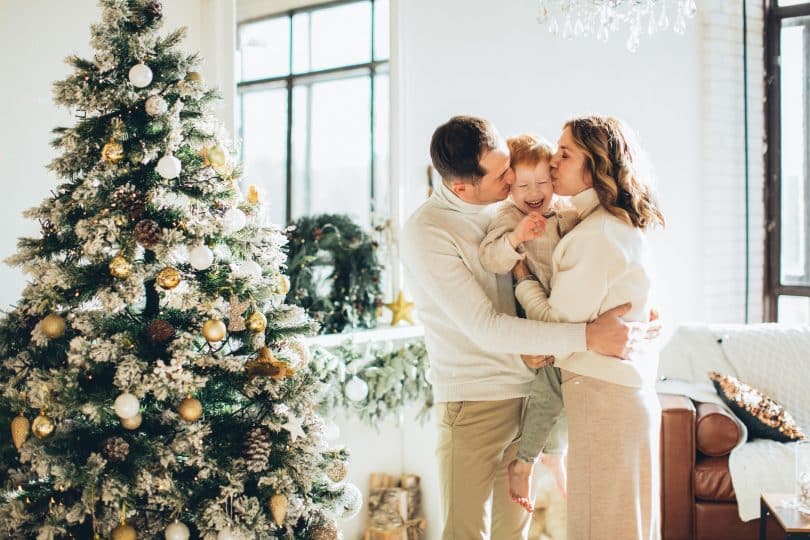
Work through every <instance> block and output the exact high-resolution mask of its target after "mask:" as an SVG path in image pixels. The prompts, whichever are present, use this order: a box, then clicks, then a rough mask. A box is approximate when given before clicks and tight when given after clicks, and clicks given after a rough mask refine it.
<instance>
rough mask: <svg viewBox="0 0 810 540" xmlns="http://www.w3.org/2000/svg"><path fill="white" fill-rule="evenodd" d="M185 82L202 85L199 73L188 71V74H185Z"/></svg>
mask: <svg viewBox="0 0 810 540" xmlns="http://www.w3.org/2000/svg"><path fill="white" fill-rule="evenodd" d="M186 80H187V81H193V82H198V83H202V82H203V77H202V74H201V73H200V72H199V71H189V72H188V73H186Z"/></svg>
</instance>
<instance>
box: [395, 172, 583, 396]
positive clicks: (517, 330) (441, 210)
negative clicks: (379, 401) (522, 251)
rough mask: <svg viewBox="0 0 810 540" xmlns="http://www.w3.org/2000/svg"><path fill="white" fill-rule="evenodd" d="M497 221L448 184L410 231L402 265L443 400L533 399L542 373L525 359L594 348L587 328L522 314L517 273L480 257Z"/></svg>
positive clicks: (432, 377)
mask: <svg viewBox="0 0 810 540" xmlns="http://www.w3.org/2000/svg"><path fill="white" fill-rule="evenodd" d="M489 219H490V211H488V208H487V206H485V205H475V204H469V203H465V202H464V201H462V200H461V199H459V198H458V197H457V196H456V195H455V194H454V193H453V192H452V191H451V190H449V189H448V188H447V187H445V186H444V184H443V183H440V184H439V187H438V189H436V190H435V191H434V193H433V195H432V196H431V197H430V199H428V200H427V201H426V202H425V203H424V204H423V205H422V206H421V207H419V209H418V210H417V211H416V212H414V214H413V215H412V216H411V218H410V219H409V220H408V222H407V223H406V224H405V227H404V228H403V230H402V237H401V241H400V249H401V255H402V263H403V266H404V267H405V276H406V279H407V282H408V286H409V288H410V290H411V292H412V294H413V296H414V300H415V302H416V306H417V308H418V310H419V311H418V312H419V318H420V319H421V321H422V323H423V324H424V326H425V345H426V347H427V351H428V357H429V359H430V374H429V379H430V382H431V383H432V384H433V394H434V399H435V400H436V401H437V402H446V401H465V400H470V401H492V400H501V399H510V398H515V397H523V396H526V395H528V393H529V388H530V386H531V381H532V379H533V378H534V373H533V372H532V371H531V370H529V369H528V368H527V367H526V366H525V365H524V364H523V362H522V361H521V360H520V356H519V354H524V353H525V354H553V355H555V356H557V357H561V356H567V355H569V354H571V353H573V352H577V351H584V350H586V346H585V325H584V324H548V323H543V322H538V321H530V320H526V319H519V318H517V317H515V316H514V314H515V302H514V296H513V293H512V285H511V276H509V275H500V276H497V275H495V274H492V273H489V272H487V271H486V270H484V268H483V266H482V265H481V262H480V260H479V258H478V248H479V245H480V244H481V241H482V240H483V238H484V235H485V234H486V231H487V225H488V224H489Z"/></svg>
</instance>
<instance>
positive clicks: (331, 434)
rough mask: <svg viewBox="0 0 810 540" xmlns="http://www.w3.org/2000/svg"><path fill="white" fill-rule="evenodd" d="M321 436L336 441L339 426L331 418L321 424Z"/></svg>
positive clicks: (338, 435)
mask: <svg viewBox="0 0 810 540" xmlns="http://www.w3.org/2000/svg"><path fill="white" fill-rule="evenodd" d="M322 432H323V438H324V439H326V440H327V441H336V440H338V439H339V438H340V426H338V425H337V424H336V423H334V422H332V421H331V420H330V421H329V422H327V423H325V424H324V425H323V430H322Z"/></svg>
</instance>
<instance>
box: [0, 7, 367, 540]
mask: <svg viewBox="0 0 810 540" xmlns="http://www.w3.org/2000/svg"><path fill="white" fill-rule="evenodd" d="M100 4H101V9H102V22H101V23H99V24H97V25H94V26H93V27H92V40H91V44H92V46H93V48H94V50H95V55H94V57H93V59H92V60H86V59H81V58H77V57H70V58H69V59H68V62H69V63H70V64H71V65H72V66H73V67H74V68H75V69H74V72H73V74H72V75H71V76H69V77H68V78H67V79H65V80H63V81H60V82H57V83H56V84H55V101H56V103H57V104H59V105H63V106H67V107H69V108H71V110H73V111H75V112H76V116H77V119H76V121H75V125H74V126H73V127H66V128H59V129H56V130H55V135H56V137H55V139H54V141H53V145H54V146H55V147H56V148H57V149H58V150H59V151H60V154H59V156H58V157H57V158H56V159H55V160H54V161H53V162H52V163H51V164H50V166H49V168H50V169H51V170H52V171H53V172H54V173H55V174H56V175H57V176H58V177H59V178H61V179H62V183H61V184H60V185H58V186H57V187H56V188H55V189H54V191H53V192H52V195H51V196H50V197H49V198H47V199H46V200H44V201H43V203H42V204H41V205H40V206H39V207H36V208H34V209H32V210H29V211H28V212H27V216H29V217H31V218H34V219H37V220H39V222H40V223H41V232H42V234H41V236H40V237H37V238H24V239H21V240H20V242H19V250H18V252H17V254H16V255H15V256H14V257H12V258H11V261H10V262H11V263H12V264H16V265H19V266H21V267H22V268H23V270H24V271H26V272H27V273H28V274H29V275H30V281H29V284H28V285H27V286H26V287H25V289H24V291H23V293H22V298H21V299H20V301H19V303H18V305H17V306H15V307H14V308H13V309H12V310H10V311H9V312H7V313H6V314H5V315H4V317H3V318H2V320H1V321H0V358H2V364H0V370H2V373H0V376H2V379H0V380H2V392H0V420H2V421H5V422H6V425H7V426H9V427H10V429H11V435H12V441H9V440H8V439H7V438H4V439H0V441H2V445H1V446H2V450H0V459H1V460H2V462H1V463H0V480H2V482H3V485H4V487H5V493H4V496H3V498H2V499H0V536H2V537H3V538H38V539H52V538H88V539H89V538H101V537H104V538H108V537H112V538H114V539H125V538H136V537H139V538H164V537H165V538H167V539H171V540H174V539H184V538H206V539H220V540H225V539H229V538H245V539H247V538H313V539H327V538H337V537H339V533H338V531H337V528H336V524H335V519H337V518H338V517H345V516H346V515H350V514H352V513H355V512H357V510H358V509H359V505H360V495H359V491H358V490H357V488H356V487H355V486H353V485H351V484H348V483H346V482H345V478H346V460H347V455H346V452H345V450H343V449H339V448H330V447H329V446H328V445H327V443H326V442H325V441H324V439H323V436H322V432H323V430H322V428H323V421H322V420H321V419H320V418H319V417H318V416H317V415H316V414H315V413H314V412H313V411H314V409H315V406H316V405H317V403H316V401H317V399H318V394H319V392H320V391H321V390H322V389H321V388H320V387H319V383H318V382H317V378H316V377H315V376H314V375H313V374H312V373H311V372H310V370H308V369H307V360H308V352H307V348H306V345H305V344H304V342H303V341H302V339H301V337H302V335H303V334H304V333H307V332H311V331H313V330H314V329H313V324H312V323H311V322H310V320H309V319H308V318H307V316H306V315H305V313H303V311H302V310H301V309H300V308H297V307H293V306H288V305H285V304H284V296H285V293H286V292H287V290H288V287H289V282H288V280H287V278H286V277H285V276H284V275H283V274H282V271H283V270H284V264H285V255H284V253H283V251H282V248H283V246H284V244H285V242H286V236H285V234H284V231H283V230H282V229H280V228H278V227H275V226H273V225H271V224H268V223H267V222H266V221H265V219H264V216H265V213H264V211H263V203H262V201H261V200H260V197H259V195H258V193H257V192H256V191H255V189H253V188H251V189H249V190H247V194H246V196H243V195H242V194H241V192H240V188H239V184H238V179H239V176H240V171H239V168H238V167H237V166H235V165H234V164H233V161H234V160H233V158H232V155H231V153H230V151H229V150H228V149H227V148H228V147H227V139H226V136H225V135H224V134H223V133H222V132H221V130H220V128H219V127H218V124H217V122H216V121H215V120H214V118H213V115H212V112H211V110H210V107H211V104H212V102H213V101H214V100H215V99H216V98H217V96H216V93H215V92H213V91H211V90H208V89H206V87H205V85H204V83H203V81H202V78H201V76H200V74H199V72H198V71H196V69H197V65H198V64H199V59H198V58H197V57H196V55H186V54H183V53H181V52H180V51H179V50H178V43H179V42H180V41H181V40H182V39H183V37H184V30H178V31H175V32H172V33H169V34H168V35H166V36H159V35H158V34H157V30H158V29H159V28H160V26H161V19H162V7H161V4H160V2H159V1H157V0H102V1H101V2H100Z"/></svg>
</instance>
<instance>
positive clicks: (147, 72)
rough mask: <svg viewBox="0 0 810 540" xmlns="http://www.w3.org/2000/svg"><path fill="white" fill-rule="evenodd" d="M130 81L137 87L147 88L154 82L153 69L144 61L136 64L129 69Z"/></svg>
mask: <svg viewBox="0 0 810 540" xmlns="http://www.w3.org/2000/svg"><path fill="white" fill-rule="evenodd" d="M129 82H131V83H132V86H134V87H136V88H146V87H147V86H149V84H150V83H151V82H152V70H151V69H150V68H149V66H147V65H146V64H144V63H140V64H135V65H134V66H132V67H131V68H130V70H129Z"/></svg>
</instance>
